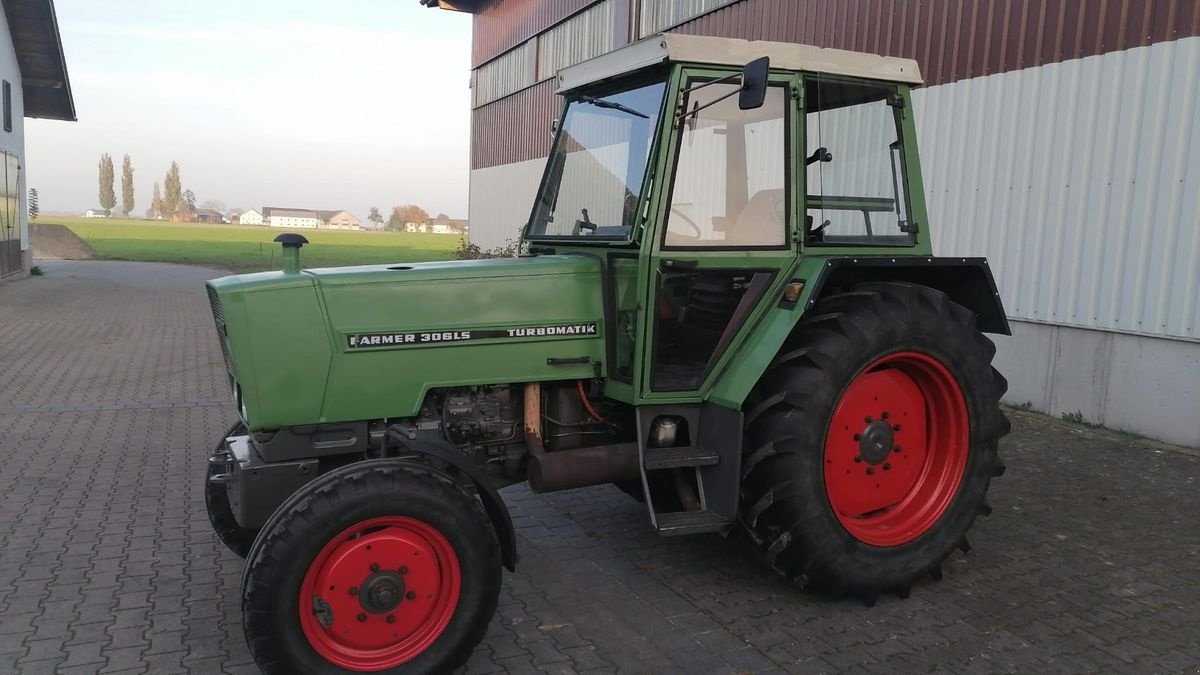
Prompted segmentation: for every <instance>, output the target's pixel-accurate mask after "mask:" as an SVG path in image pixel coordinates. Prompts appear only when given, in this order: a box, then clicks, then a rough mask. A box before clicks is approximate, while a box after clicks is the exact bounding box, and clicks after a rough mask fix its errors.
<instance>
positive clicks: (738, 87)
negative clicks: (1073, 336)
mask: <svg viewBox="0 0 1200 675" xmlns="http://www.w3.org/2000/svg"><path fill="white" fill-rule="evenodd" d="M559 82H560V84H561V89H560V93H561V94H562V95H563V96H564V98H565V108H564V110H563V112H562V116H561V123H560V124H559V125H558V130H557V134H556V139H555V142H554V146H553V150H552V151H551V154H550V157H549V159H548V161H547V164H546V169H545V173H544V175H543V178H542V182H541V187H540V189H539V192H538V195H537V199H536V202H535V203H534V205H533V208H532V213H531V215H530V219H529V222H528V224H527V225H526V227H525V232H524V242H525V243H526V244H527V245H528V248H529V254H527V255H523V256H521V257H519V258H509V259H502V260H479V261H463V262H441V263H422V264H412V265H398V266H384V265H379V266H366V267H354V268H339V269H316V270H304V271H301V269H300V264H299V256H300V247H301V246H302V245H303V244H304V243H306V242H305V241H304V239H303V237H300V236H299V235H282V236H281V237H280V241H281V242H282V244H283V246H284V269H283V271H281V272H269V273H262V274H247V275H240V276H230V277H225V278H222V279H217V280H214V281H211V282H209V284H208V291H209V296H210V298H211V300H212V308H213V314H214V316H215V317H216V323H217V332H218V334H219V337H220V342H221V348H222V350H223V352H224V356H225V361H226V366H227V368H228V370H229V377H230V381H231V383H232V385H233V389H234V392H235V395H236V398H237V406H238V410H239V412H240V417H241V421H239V422H238V423H237V424H236V425H234V427H233V428H232V429H230V431H229V433H228V434H227V437H226V438H223V439H221V441H220V443H219V444H218V447H217V451H216V453H215V455H214V456H213V458H212V461H211V462H210V464H209V475H208V483H207V493H206V494H207V497H208V507H209V513H210V516H211V518H212V522H213V526H214V528H215V529H216V531H217V534H218V535H219V536H220V537H221V539H222V540H223V541H224V542H225V543H226V544H228V545H229V547H230V548H231V549H233V550H234V551H235V552H237V553H238V554H240V555H244V556H246V559H247V561H246V569H245V574H244V577H243V581H242V589H243V601H242V602H243V616H244V627H245V631H246V636H247V640H248V641H249V644H250V648H251V650H252V652H253V654H254V658H255V660H256V661H257V662H258V664H259V665H260V666H261V667H262V668H263V670H265V671H267V672H271V673H310V672H341V671H353V672H404V673H409V672H420V673H426V672H447V671H448V670H450V669H452V668H454V667H455V666H457V665H459V664H462V663H463V662H464V661H466V660H467V658H468V657H469V655H470V653H471V650H472V649H473V648H474V647H475V645H476V644H477V643H478V642H479V641H480V640H481V639H482V637H483V635H484V632H485V631H486V629H487V626H488V622H489V621H490V620H491V618H492V615H493V613H494V612H495V609H496V602H497V595H498V593H499V587H500V583H501V566H505V567H508V568H509V569H512V568H513V567H514V566H515V565H516V564H517V551H516V544H515V536H514V533H513V528H512V524H511V522H510V520H509V516H508V512H507V510H506V508H505V505H504V503H503V501H501V499H500V498H499V496H498V495H497V489H498V488H500V487H503V486H506V485H509V484H513V483H517V482H520V481H526V480H527V481H529V484H530V486H531V487H532V489H533V490H534V491H536V492H549V491H553V490H566V489H571V488H577V487H581V486H586V485H596V484H602V483H614V484H616V485H617V486H619V487H620V488H621V489H622V490H625V491H626V492H628V493H629V494H630V495H631V496H632V497H633V498H635V499H637V500H639V501H641V502H644V503H645V505H646V511H647V515H648V520H649V526H650V527H652V528H654V529H655V530H657V531H658V532H659V533H661V534H663V535H683V534H693V533H700V532H717V533H730V532H740V533H742V534H743V535H744V536H745V537H746V538H748V539H749V540H750V541H751V542H752V543H753V545H754V546H755V547H756V548H757V549H758V551H759V552H760V553H761V556H762V559H763V561H764V562H765V563H766V565H767V566H768V567H769V568H770V569H772V570H774V571H775V572H776V573H778V574H780V575H782V576H783V577H785V578H787V579H789V580H791V581H792V582H794V583H795V584H797V585H799V586H802V587H805V588H812V589H817V590H819V591H823V592H829V593H834V594H840V595H848V596H852V597H856V598H859V599H862V600H865V601H867V602H873V601H874V599H875V597H876V595H877V594H880V593H896V594H899V595H901V596H904V595H907V594H908V592H909V588H910V586H911V585H912V584H913V582H914V581H915V580H917V579H920V578H927V577H929V576H931V575H932V576H933V577H935V578H936V577H938V576H939V575H940V567H939V565H940V563H941V561H942V560H943V559H944V558H945V557H946V556H947V555H948V554H949V553H950V551H951V550H952V549H953V548H954V547H956V546H962V547H963V548H964V550H965V548H966V539H965V535H966V532H967V530H968V529H969V528H970V527H971V525H972V523H973V521H974V520H975V517H976V516H977V515H980V514H986V513H987V511H988V507H987V506H986V504H985V501H984V496H985V494H986V492H987V490H988V484H989V482H990V481H991V479H992V477H994V476H998V475H1000V474H1001V473H1002V472H1003V470H1004V467H1003V465H1002V464H1001V463H1000V460H999V459H998V458H997V454H996V449H997V439H999V438H1000V437H1001V436H1002V435H1004V434H1005V433H1006V432H1007V430H1008V422H1007V420H1006V419H1005V418H1004V416H1003V415H1002V414H1001V412H1000V408H999V405H998V401H999V399H1000V396H1001V395H1002V394H1003V393H1004V390H1005V386H1006V384H1005V381H1004V378H1002V377H1001V376H1000V375H999V374H998V373H997V372H996V371H995V370H993V369H992V367H991V365H990V361H991V358H992V354H993V352H994V348H993V346H992V343H991V341H989V340H988V339H987V338H986V337H984V335H983V333H982V332H992V333H1001V334H1007V333H1008V324H1007V320H1006V319H1005V315H1004V311H1003V309H1002V307H1001V304H1000V300H999V298H998V297H997V295H996V291H995V285H994V283H993V281H992V275H991V273H990V271H989V269H988V267H987V263H986V262H985V261H984V260H982V259H963V258H955V259H943V258H935V257H933V256H932V252H931V249H930V236H929V232H930V223H929V222H928V218H927V215H926V212H925V202H924V199H923V198H922V195H923V189H922V186H921V170H920V162H919V160H918V157H917V147H916V140H915V139H916V133H915V129H914V120H913V110H912V105H911V98H910V90H911V88H912V87H914V86H916V85H918V84H920V82H921V79H920V74H919V72H918V69H917V64H916V63H914V62H912V61H909V60H905V59H894V58H883V57H878V56H871V55H867V54H856V53H851V52H843V51H835V50H827V49H817V48H814V47H807V46H801V45H792V44H779V43H770V42H745V41H741V40H730V39H717V38H702V37H690V36H683V35H665V36H658V37H655V38H652V39H649V40H645V41H643V42H639V43H637V44H634V45H631V46H629V47H626V48H624V49H621V50H619V51H616V52H612V53H610V54H606V55H604V56H601V57H598V58H596V59H593V60H591V61H587V62H584V63H581V64H579V65H577V66H573V67H571V68H568V69H566V70H564V71H562V72H561V73H560V75H559ZM981 331H982V332H981Z"/></svg>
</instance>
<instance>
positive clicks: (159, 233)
mask: <svg viewBox="0 0 1200 675" xmlns="http://www.w3.org/2000/svg"><path fill="white" fill-rule="evenodd" d="M40 222H44V223H61V224H62V225H66V226H67V227H68V228H70V229H71V230H72V231H73V232H74V233H75V234H77V235H79V236H80V237H81V238H82V239H84V240H85V241H87V243H88V244H90V245H91V247H92V248H94V249H95V250H96V253H97V254H98V255H99V257H101V258H103V259H106V260H136V261H142V262H172V263H184V264H189V265H209V266H213V267H223V268H225V269H228V270H231V271H234V272H258V271H262V270H272V269H278V268H279V251H280V247H279V244H275V243H272V242H271V240H272V239H274V238H275V237H276V236H277V235H278V234H279V233H280V232H284V231H290V230H284V229H276V228H271V227H263V226H252V225H205V224H199V223H168V222H161V221H152V220H124V219H119V218H112V219H99V218H96V219H91V218H59V217H47V218H43V219H42V220H41V221H40ZM298 231H299V230H298ZM302 233H303V234H304V236H305V237H307V238H308V241H309V245H308V246H305V247H304V249H303V250H302V251H301V252H300V261H301V264H303V265H304V266H305V267H338V266H343V265H369V264H376V263H393V262H420V261H423V260H446V259H448V258H452V257H454V250H455V249H456V248H458V244H459V240H460V239H461V237H459V236H456V235H450V234H417V233H413V234H410V233H407V232H356V231H339V230H304V231H302Z"/></svg>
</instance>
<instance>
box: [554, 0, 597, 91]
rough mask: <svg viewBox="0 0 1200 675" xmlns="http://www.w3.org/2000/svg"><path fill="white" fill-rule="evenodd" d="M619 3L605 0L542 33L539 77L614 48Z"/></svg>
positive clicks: (555, 72)
mask: <svg viewBox="0 0 1200 675" xmlns="http://www.w3.org/2000/svg"><path fill="white" fill-rule="evenodd" d="M616 4H617V3H615V2H613V1H612V0H604V2H600V3H597V4H596V5H595V6H593V7H589V8H588V9H587V11H583V12H580V13H578V14H576V15H575V16H573V17H571V18H570V19H567V20H566V21H564V22H562V23H560V24H558V25H557V26H555V27H554V28H551V29H550V30H548V31H546V32H545V33H542V34H541V35H539V36H538V40H537V43H538V45H537V79H538V81H541V80H545V79H548V78H551V77H554V75H555V74H557V73H558V71H559V69H561V68H565V67H567V66H569V65H573V64H576V63H579V62H580V61H584V60H586V59H590V58H592V57H593V56H597V55H599V54H604V53H607V52H610V51H612V48H613V42H614V37H615V36H614V35H613V26H614V18H615V16H616V12H615V9H616Z"/></svg>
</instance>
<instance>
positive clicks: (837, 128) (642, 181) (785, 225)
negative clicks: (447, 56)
mask: <svg viewBox="0 0 1200 675" xmlns="http://www.w3.org/2000/svg"><path fill="white" fill-rule="evenodd" d="M558 79H559V84H560V88H559V93H560V94H562V95H563V97H564V109H563V112H562V115H561V117H560V118H559V121H557V123H556V135H555V141H554V145H553V148H552V150H551V152H550V156H549V158H548V160H547V163H546V169H545V173H544V176H543V178H542V181H541V185H540V188H539V190H538V194H537V198H536V199H535V202H534V205H533V210H532V213H531V215H530V219H529V222H528V224H527V225H526V227H525V231H524V240H525V241H526V242H527V243H528V244H529V246H530V250H531V251H532V252H534V253H568V252H570V253H578V254H583V255H592V256H597V257H599V258H600V259H602V260H603V261H604V265H605V268H606V271H607V274H606V275H605V281H604V283H605V284H606V285H607V288H606V289H605V291H606V293H607V297H606V303H607V304H608V306H609V309H610V317H609V319H610V320H611V321H612V322H613V323H612V325H611V326H610V327H609V330H608V331H607V336H608V342H609V344H608V350H609V353H608V372H609V377H610V386H609V387H608V390H607V391H608V394H609V395H610V396H614V397H616V398H619V399H622V400H625V401H628V402H630V403H635V402H643V401H644V402H649V401H667V400H672V399H680V398H681V397H683V398H690V397H695V396H704V395H706V394H707V393H708V392H709V391H710V390H711V389H712V388H713V387H714V386H715V385H716V384H717V380H718V379H719V378H720V377H721V373H722V371H723V369H724V368H725V367H726V365H727V364H728V362H729V359H728V357H729V355H730V354H732V353H736V352H737V351H738V349H739V347H740V346H741V345H742V344H744V343H746V341H747V339H748V338H749V337H750V331H748V330H746V327H747V326H751V325H754V324H755V323H757V322H758V321H759V320H760V319H761V318H762V316H763V315H764V314H765V313H767V312H770V311H773V310H777V309H779V306H778V305H779V302H778V300H780V299H782V298H783V295H784V293H785V289H786V292H787V293H788V294H790V295H797V296H798V295H799V293H800V291H801V290H802V287H803V284H804V283H805V279H806V278H807V279H811V278H813V277H814V276H815V275H814V273H813V272H814V270H815V269H819V268H820V266H821V265H822V264H823V261H817V260H816V259H817V258H824V257H827V256H839V257H845V256H857V255H864V256H878V255H886V256H896V255H904V256H928V255H929V254H930V246H929V240H928V237H926V236H923V233H922V232H921V228H920V223H923V222H925V220H926V217H925V211H924V201H923V199H922V198H921V194H922V189H921V177H920V169H919V166H920V165H919V160H918V157H917V148H916V133H915V128H914V125H913V118H912V115H911V112H910V111H911V105H910V104H909V94H910V90H911V87H913V86H916V85H919V84H920V83H921V77H920V72H919V69H918V67H917V64H916V63H915V62H913V61H910V60H907V59H897V58H888V57H880V56H871V55H866V54H857V53H852V52H844V51H839V50H831V49H819V48H815V47H809V46H804V45H794V44H783V43H772V42H748V41H744V40H730V39H724V38H709V37H695V36H687V35H672V34H668V35H661V36H658V37H656V38H653V39H650V40H646V41H643V42H640V43H638V44H635V45H632V46H630V47H627V48H625V49H623V50H620V51H617V52H612V53H610V54H606V55H603V56H600V57H598V58H595V59H592V60H590V61H587V62H584V63H581V64H579V65H576V66H573V67H571V68H567V69H565V70H564V71H562V73H560V75H559V78H558ZM806 259H807V260H806ZM797 284H799V285H797ZM767 298H770V299H771V301H767V302H764V299H767ZM783 301H784V302H785V303H788V302H791V303H794V300H793V301H787V300H783Z"/></svg>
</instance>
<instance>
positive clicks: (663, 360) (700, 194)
mask: <svg viewBox="0 0 1200 675" xmlns="http://www.w3.org/2000/svg"><path fill="white" fill-rule="evenodd" d="M729 74H730V73H729V72H728V71H720V70H706V69H685V70H684V71H683V75H682V82H683V86H682V91H681V92H680V93H679V94H678V99H679V100H678V105H677V106H676V108H675V116H674V118H673V119H672V122H673V123H674V124H673V127H672V129H673V137H672V139H671V147H670V149H669V155H668V162H667V163H666V166H667V167H671V168H670V171H669V175H668V177H667V178H668V181H669V182H667V184H666V185H664V189H663V190H661V193H660V194H659V195H658V199H657V209H656V217H655V218H653V222H654V223H656V224H657V227H656V228H655V229H654V230H653V231H650V232H647V235H648V236H649V237H651V241H650V242H649V244H650V245H649V251H650V255H649V256H646V257H644V258H643V264H645V265H647V267H646V268H644V273H645V274H646V279H647V281H648V283H647V284H646V286H645V289H646V293H647V296H646V297H645V298H644V305H643V307H644V308H645V311H644V312H643V315H642V320H643V322H644V323H643V326H642V329H643V331H644V333H643V335H645V336H646V338H645V339H644V340H642V341H641V345H642V349H643V359H644V360H643V363H645V364H648V366H649V367H647V368H643V369H642V372H641V378H640V382H639V385H640V386H639V390H640V394H641V396H640V397H639V398H640V399H641V400H642V401H644V402H671V401H676V402H681V403H682V402H694V401H698V400H702V399H703V397H704V395H705V393H706V392H707V391H708V389H709V388H711V386H712V384H713V382H714V381H715V380H716V379H717V378H718V377H719V375H720V372H721V370H722V368H723V366H724V364H725V363H726V362H727V361H728V359H729V357H730V356H731V355H732V354H733V353H735V352H736V350H737V348H738V346H739V345H740V344H741V343H742V342H743V341H744V339H745V337H746V335H747V334H748V333H749V332H750V331H751V330H752V327H753V325H754V324H755V323H756V321H757V320H758V319H760V318H761V316H762V315H763V314H764V313H765V311H766V308H767V306H769V305H770V304H771V303H773V302H776V301H777V300H778V297H779V295H780V293H781V292H782V287H783V286H784V285H785V284H786V283H787V282H788V281H789V277H790V272H791V269H792V267H793V266H794V265H795V264H796V260H797V255H796V254H797V252H798V245H799V244H798V240H799V237H798V236H797V220H798V212H799V200H800V197H801V195H802V192H800V191H798V190H797V189H796V186H795V185H794V182H795V181H794V177H797V176H801V177H802V174H801V171H800V168H801V167H800V166H799V163H798V161H797V157H798V155H799V153H798V151H797V150H798V143H799V139H801V138H802V135H801V134H800V133H799V126H798V125H799V123H800V120H802V119H803V118H802V116H801V115H800V112H799V111H800V99H801V96H802V89H801V88H800V80H799V77H798V76H796V75H794V74H791V75H789V74H780V75H772V76H771V77H770V80H769V82H770V86H769V87H768V90H767V94H766V98H765V101H764V103H763V105H762V106H761V107H759V108H755V109H751V110H741V109H740V108H739V105H738V96H737V95H736V94H737V91H738V89H739V86H740V85H739V83H738V82H737V81H736V80H735V81H730V82H713V81H714V80H718V79H720V78H722V77H726V76H728V75H729ZM708 82H713V83H712V84H706V83H708ZM723 97H724V98H723ZM644 250H645V249H644Z"/></svg>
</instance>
